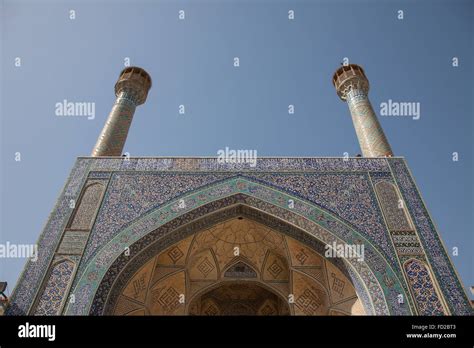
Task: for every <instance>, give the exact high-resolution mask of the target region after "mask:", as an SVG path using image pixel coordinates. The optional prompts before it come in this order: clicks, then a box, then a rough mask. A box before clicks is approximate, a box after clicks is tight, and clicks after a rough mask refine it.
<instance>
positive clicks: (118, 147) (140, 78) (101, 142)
mask: <svg viewBox="0 0 474 348" xmlns="http://www.w3.org/2000/svg"><path fill="white" fill-rule="evenodd" d="M150 87H151V78H150V75H148V73H147V72H146V71H145V70H143V69H141V68H137V67H128V68H126V69H124V70H123V71H122V72H121V73H120V77H119V79H118V81H117V83H116V84H115V95H116V96H117V99H116V100H115V104H114V106H113V107H112V111H111V112H110V114H109V117H108V118H107V122H106V123H105V126H104V128H103V129H102V132H101V133H100V136H99V139H97V143H96V145H95V146H94V149H93V150H92V154H91V156H93V157H98V156H121V155H122V151H123V147H124V145H125V141H126V140H127V134H128V130H129V128H130V124H131V123H132V118H133V114H134V112H135V108H136V107H137V105H141V104H143V103H144V102H145V100H146V97H147V94H148V91H149V89H150Z"/></svg>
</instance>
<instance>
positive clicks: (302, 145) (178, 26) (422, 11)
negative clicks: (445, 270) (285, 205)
mask: <svg viewBox="0 0 474 348" xmlns="http://www.w3.org/2000/svg"><path fill="white" fill-rule="evenodd" d="M0 4H1V5H0V6H1V7H0V26H1V41H0V42H1V47H0V48H1V54H0V57H1V64H0V68H1V86H0V88H1V92H0V96H1V100H0V108H1V109H0V112H1V114H0V115H1V156H2V157H1V174H0V175H1V203H0V204H1V209H0V211H1V215H0V219H1V231H0V233H1V234H0V242H1V243H6V241H9V242H10V243H26V244H30V243H35V242H36V240H37V238H38V236H39V234H40V232H41V230H42V228H43V226H44V225H45V223H46V220H47V218H48V215H49V213H50V212H51V210H52V208H53V206H54V203H55V200H56V199H57V197H58V195H59V193H60V191H61V189H62V187H63V185H64V183H65V180H66V178H67V176H68V175H69V172H70V170H71V168H72V166H73V163H74V161H75V158H76V157H78V156H84V155H86V156H87V155H89V154H90V151H91V149H92V147H93V146H94V144H95V142H96V139H97V136H98V135H99V133H100V130H101V129H102V127H103V125H104V122H105V120H106V117H107V115H108V113H109V111H110V109H111V106H112V104H113V102H114V99H115V96H114V92H113V86H114V83H115V81H116V79H117V77H118V74H119V72H120V71H121V70H122V69H123V68H124V60H125V59H126V58H127V57H128V58H129V59H130V63H131V64H132V65H137V66H140V67H143V68H145V69H146V70H147V71H148V73H149V74H150V75H151V77H152V79H153V87H152V89H151V90H150V93H149V95H148V100H147V102H146V103H145V104H144V105H142V106H139V107H138V109H137V112H136V114H135V118H134V120H133V124H132V127H131V130H130V133H129V137H128V141H127V144H126V151H128V152H129V153H130V154H131V156H215V155H216V154H217V151H218V150H219V149H223V148H225V147H226V146H228V147H230V148H233V149H255V150H257V151H258V155H260V156H316V157H318V156H342V155H343V153H344V152H348V153H349V154H350V155H351V156H355V155H356V154H357V153H360V149H359V145H358V142H357V138H356V135H355V131H354V128H353V125H352V121H351V118H350V114H349V110H348V108H347V105H346V104H345V103H343V102H342V101H341V100H339V98H338V97H337V95H336V92H335V90H334V88H333V86H332V83H331V77H332V74H333V73H334V71H335V70H336V69H337V68H338V66H339V65H340V63H341V61H342V60H343V58H344V57H347V58H349V61H350V62H352V63H357V64H360V65H361V66H363V67H364V69H365V71H366V73H367V76H368V78H369V80H370V83H371V91H370V94H369V96H370V99H371V101H372V104H373V106H374V109H375V111H376V113H379V112H380V103H382V102H387V101H388V100H389V99H391V100H393V101H398V102H417V103H420V106H421V117H420V119H419V120H413V119H412V118H409V117H380V122H381V124H382V127H383V128H384V130H385V133H386V135H387V137H388V139H389V141H390V143H391V145H392V148H393V150H394V152H395V155H398V156H404V157H405V158H406V159H407V162H408V165H409V166H410V169H411V170H412V172H413V174H414V176H415V179H416V182H417V184H418V186H419V188H420V190H421V192H422V194H423V197H424V199H425V201H426V203H427V206H428V209H429V211H430V213H431V215H432V217H433V219H434V221H435V223H436V225H437V226H438V229H439V231H440V233H441V236H442V238H443V240H444V242H445V244H446V246H447V248H448V249H449V250H452V248H453V247H458V248H459V255H458V256H452V257H451V258H452V260H453V262H454V264H455V266H456V268H457V270H458V272H459V274H460V275H461V278H462V280H463V282H464V285H465V287H466V288H467V287H468V286H469V285H474V271H473V256H472V250H473V243H474V240H473V231H474V229H473V227H474V226H473V211H474V206H473V195H474V190H473V183H472V178H473V120H472V117H473V111H474V110H473V97H474V93H473V81H472V80H471V79H472V78H474V76H473V68H472V63H473V61H474V60H473V23H474V14H473V12H474V2H473V1H461V0H459V1H458V0H449V1H448V0H446V1H416V2H415V1H380V0H373V1H349V0H344V1H341V0H331V1H329V0H328V1H320V0H313V1H295V0H292V1H289V0H265V1H264V0H252V1H250V0H239V1H238V0H232V1H230V0H219V1H218V0H214V1H200V0H194V1H181V0H173V1H171V0H170V1H140V0H135V1H132V0H126V1H125V0H121V1H87V0H86V1H84V0H82V1H37V0H35V1H33V0H31V1H7V0H3V1H1V0H0ZM70 10H74V11H75V19H70V15H71V13H70ZM179 10H184V11H185V20H179V18H178V11H179ZM289 10H294V11H295V19H294V20H292V21H290V20H288V11H289ZM399 10H403V11H404V13H403V16H404V18H403V19H402V20H400V19H398V16H399V13H398V11H399ZM234 57H239V59H240V67H239V68H235V67H234V66H233V59H234ZM453 57H457V58H458V60H459V66H458V67H453V65H452V61H453V60H452V59H453ZM16 58H20V60H21V62H20V66H16V65H18V64H15V63H18V60H17V59H16ZM64 99H66V100H68V101H71V102H91V103H95V118H94V119H88V118H87V117H58V116H56V115H55V105H56V103H58V102H62V101H63V100H64ZM181 104H182V105H184V106H185V111H186V113H185V115H180V114H179V113H178V107H179V105H181ZM289 104H293V105H295V114H293V115H289V114H288V105H289ZM16 152H20V153H21V161H20V162H16V161H15V153H16ZM453 152H458V154H459V160H458V161H457V162H454V161H453V159H452V157H453V155H452V154H453ZM24 263H25V260H24V259H0V279H2V280H7V281H8V282H9V289H10V293H11V291H12V290H13V287H14V284H15V283H16V280H17V278H18V276H19V274H20V272H21V270H22V268H23V266H24Z"/></svg>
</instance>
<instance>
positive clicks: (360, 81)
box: [332, 64, 393, 157]
mask: <svg viewBox="0 0 474 348" xmlns="http://www.w3.org/2000/svg"><path fill="white" fill-rule="evenodd" d="M332 83H333V84H334V87H336V91H337V95H338V96H339V97H340V98H341V99H342V100H346V101H347V104H348V105H349V110H350V112H351V115H352V122H353V123H354V127H355V130H356V134H357V138H358V139H359V144H360V147H361V149H362V155H363V156H364V157H384V156H387V157H391V156H393V153H392V149H391V148H390V144H389V143H388V141H387V138H386V137H385V134H384V132H383V130H382V127H381V126H380V123H379V121H378V119H377V115H375V112H374V109H372V105H371V104H370V101H369V96H368V93H369V80H367V77H366V76H365V73H364V70H363V69H362V68H361V67H360V66H358V65H356V64H349V65H345V66H342V67H340V68H339V69H338V70H337V71H336V72H335V73H334V76H333V78H332Z"/></svg>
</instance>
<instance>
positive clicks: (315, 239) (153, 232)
mask: <svg viewBox="0 0 474 348" xmlns="http://www.w3.org/2000/svg"><path fill="white" fill-rule="evenodd" d="M289 200H292V202H293V203H294V204H293V207H292V208H290V207H289V206H288V204H287V203H288V201H289ZM183 203H184V205H183ZM236 204H240V206H243V207H250V208H251V209H250V210H249V215H251V216H254V217H255V216H257V215H260V217H261V218H262V219H264V220H265V222H266V223H269V224H273V225H275V226H279V227H280V230H281V231H282V232H283V233H285V234H287V235H291V233H293V235H296V239H297V240H299V241H300V242H302V243H303V244H306V245H308V246H310V247H312V248H317V247H318V245H320V246H319V247H321V245H323V246H324V245H325V244H326V245H331V244H332V243H340V244H343V245H346V244H354V243H363V244H364V245H365V259H363V260H359V261H357V260H354V259H344V261H341V262H342V263H343V264H344V265H346V267H347V270H346V272H347V273H348V274H349V279H352V280H353V282H354V286H355V288H356V291H357V292H358V294H359V296H360V298H361V300H362V302H363V303H364V307H365V308H366V312H367V313H372V314H381V315H388V314H392V315H393V314H395V315H396V314H406V315H407V314H408V315H409V314H411V313H412V312H411V309H410V308H409V306H408V305H402V304H399V303H398V301H397V299H396V296H397V295H398V294H400V293H402V294H405V296H406V297H407V296H408V295H407V293H406V292H405V290H404V288H403V285H402V283H401V281H400V278H399V276H398V275H397V274H396V273H395V272H394V271H393V269H392V267H391V265H390V264H389V262H388V261H387V260H386V259H385V258H384V257H383V256H382V255H381V254H380V252H379V251H377V249H376V248H375V247H374V246H373V245H372V244H371V243H370V242H369V241H368V240H367V239H366V238H365V237H364V235H363V234H362V233H360V232H358V231H357V230H355V228H354V227H353V226H350V225H348V224H346V223H345V222H344V221H342V220H341V219H340V218H338V217H337V216H335V215H334V214H332V213H330V212H328V211H326V210H324V209H322V208H321V207H319V206H317V205H315V204H313V203H311V202H308V201H305V200H303V199H301V198H299V197H295V196H293V195H290V194H289V193H287V192H283V191H280V190H278V189H276V188H275V187H268V186H265V185H264V184H262V183H257V182H253V181H251V180H248V179H247V178H242V177H234V178H231V179H228V180H226V181H223V182H219V183H216V184H214V185H208V186H206V187H204V188H202V189H201V190H198V191H194V192H191V193H187V194H184V195H182V196H179V197H177V198H175V199H173V200H171V201H170V202H168V203H167V204H164V205H162V206H160V207H157V208H156V209H154V210H153V211H151V212H148V213H146V214H144V215H143V216H141V217H140V218H138V219H136V220H135V221H134V222H133V223H131V224H130V225H128V226H127V227H125V228H124V229H123V230H121V231H120V232H119V233H118V234H117V235H116V236H115V237H114V238H113V239H112V240H111V241H110V242H109V243H107V244H106V245H104V246H103V247H102V248H101V249H100V250H99V252H98V253H97V254H96V255H95V256H94V257H93V258H92V259H91V260H90V261H89V262H88V264H87V265H86V267H85V271H84V273H83V274H82V276H81V278H80V280H79V281H78V283H77V285H76V287H75V289H74V293H75V294H76V302H75V303H74V304H69V305H68V307H67V309H66V314H89V313H90V314H100V313H102V312H103V310H104V308H105V305H106V302H107V296H108V295H109V291H110V289H111V288H112V286H113V285H114V283H115V282H116V280H117V275H119V273H120V272H121V270H122V269H123V267H124V265H125V264H127V263H128V261H129V260H130V259H132V258H133V257H135V256H138V255H139V254H140V253H141V254H142V255H145V254H143V253H142V252H143V251H145V249H147V250H146V252H150V251H151V250H152V249H153V248H152V247H151V245H150V244H153V247H155V248H157V249H158V250H164V248H165V247H166V246H169V245H171V244H172V243H174V242H176V241H178V240H182V239H183V238H184V237H185V236H186V235H189V234H192V233H193V231H195V230H196V228H198V227H199V226H201V227H202V225H203V224H205V223H208V221H207V222H206V219H203V218H205V217H208V218H209V217H212V218H216V219H225V218H227V217H228V215H226V214H228V213H229V212H230V210H228V211H226V210H225V209H224V208H226V207H232V206H236ZM218 211H219V212H221V214H217V215H216V214H213V213H215V212H218ZM208 220H209V219H208ZM190 221H192V222H193V223H190ZM293 235H291V236H292V237H293ZM137 242H138V243H137ZM135 243H137V244H135ZM140 245H141V247H140ZM144 245H145V246H147V247H146V248H145V249H144V247H143V246H144ZM148 246H150V247H149V248H148ZM127 248H128V250H130V253H131V255H130V258H128V259H124V255H123V254H124V253H123V251H124V250H125V249H127ZM117 267H118V268H117Z"/></svg>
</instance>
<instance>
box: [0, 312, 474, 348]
mask: <svg viewBox="0 0 474 348" xmlns="http://www.w3.org/2000/svg"><path fill="white" fill-rule="evenodd" d="M26 323H28V324H29V325H30V326H29V327H30V329H31V325H32V324H34V325H55V337H54V338H55V339H54V341H49V340H48V338H47V337H43V338H31V337H27V338H24V337H21V338H20V337H19V327H20V325H26ZM473 324H474V320H473V317H374V316H368V317H184V316H183V317H5V316H3V317H0V346H1V347H2V348H3V347H8V346H9V345H21V346H24V345H30V344H32V345H35V346H36V345H38V344H47V345H55V344H63V345H64V344H77V345H85V344H88V345H90V344H91V343H92V344H101V345H106V344H115V345H117V344H127V345H132V346H133V347H135V346H140V345H144V344H146V343H153V344H159V345H163V344H168V345H169V344H193V345H197V344H206V345H211V344H219V345H226V344H236V343H237V344H249V343H253V344H259V345H263V344H276V343H278V344H285V345H291V346H295V345H297V344H298V345H301V344H311V345H312V346H314V344H316V343H318V344H331V345H338V344H342V345H346V346H347V345H372V344H377V345H380V344H395V345H398V344H403V345H407V344H408V345H416V346H419V345H425V346H430V347H432V346H435V345H448V346H450V347H452V346H459V345H462V346H469V347H472V346H473V343H474V339H473V337H474V335H473V332H474V325H473ZM407 334H420V335H422V336H425V337H422V338H409V337H407ZM433 334H436V335H438V334H441V335H445V334H447V335H453V334H455V336H456V337H441V338H434V337H433V336H431V337H428V336H429V335H433Z"/></svg>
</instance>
